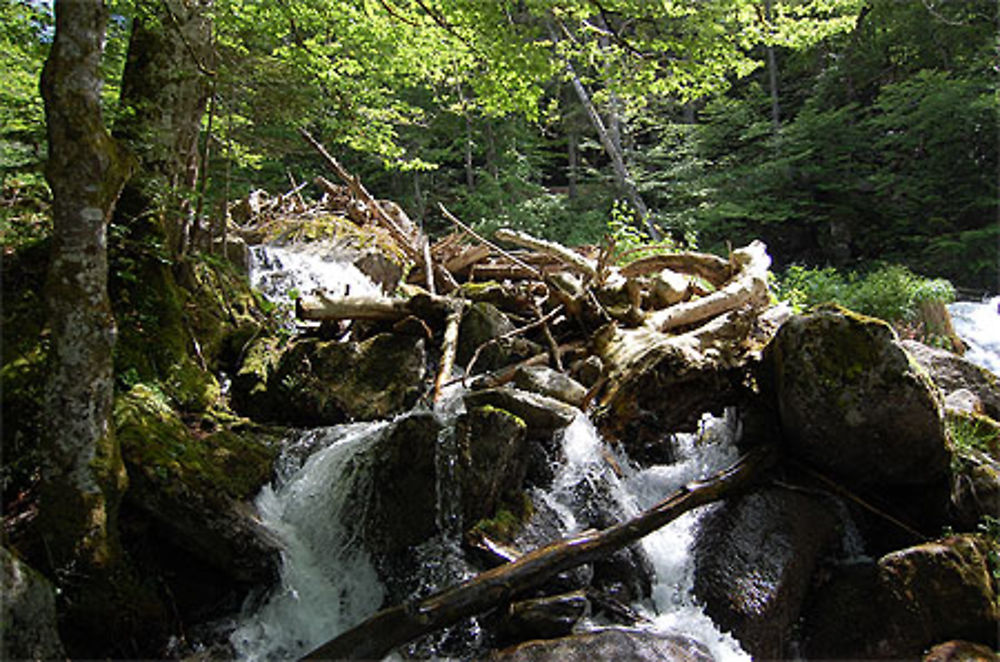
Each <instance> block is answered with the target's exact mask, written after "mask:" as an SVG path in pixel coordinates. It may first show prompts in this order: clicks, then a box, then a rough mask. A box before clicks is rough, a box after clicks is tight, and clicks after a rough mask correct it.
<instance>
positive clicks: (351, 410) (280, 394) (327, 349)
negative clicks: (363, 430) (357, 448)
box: [258, 333, 426, 425]
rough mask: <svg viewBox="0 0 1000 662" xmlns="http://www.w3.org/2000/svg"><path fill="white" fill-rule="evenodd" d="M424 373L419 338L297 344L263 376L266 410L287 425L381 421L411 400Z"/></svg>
mask: <svg viewBox="0 0 1000 662" xmlns="http://www.w3.org/2000/svg"><path fill="white" fill-rule="evenodd" d="M425 370H426V368H425V355H424V343H423V340H421V339H419V338H413V337H407V336H397V335H393V334H388V333H383V334H379V335H376V336H373V337H371V338H369V339H368V340H365V341H363V342H360V343H356V342H344V343H341V342H336V341H321V340H316V339H308V340H303V341H299V342H298V343H296V344H295V345H293V346H292V347H291V348H290V349H289V350H288V351H286V352H285V353H284V354H282V356H281V359H280V360H279V362H278V365H277V367H276V368H275V369H274V371H273V373H272V374H271V375H270V376H269V378H268V383H267V396H266V400H267V404H266V408H267V410H268V412H269V413H270V414H271V416H273V417H274V418H275V419H276V420H278V421H281V422H285V423H290V424H292V425H334V424H337V423H343V422H344V421H349V420H358V421H367V420H374V419H378V418H384V417H387V416H391V415H393V414H397V413H400V412H402V411H406V410H407V409H409V408H410V407H411V406H412V405H413V404H414V403H415V402H416V400H417V398H418V397H419V395H420V392H421V388H422V380H423V377H424V373H425ZM259 400H260V398H259V397H258V401H259Z"/></svg>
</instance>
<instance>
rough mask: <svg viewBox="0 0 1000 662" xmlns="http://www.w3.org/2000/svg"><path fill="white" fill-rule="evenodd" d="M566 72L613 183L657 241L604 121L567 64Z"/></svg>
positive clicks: (637, 191) (656, 236) (657, 233)
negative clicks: (607, 161)
mask: <svg viewBox="0 0 1000 662" xmlns="http://www.w3.org/2000/svg"><path fill="white" fill-rule="evenodd" d="M566 70H567V71H568V72H569V75H570V80H571V81H572V83H573V89H574V90H575V91H576V95H577V96H578V97H579V98H580V103H582V104H583V107H584V109H586V111H587V116H588V117H589V118H590V123H591V124H592V125H593V127H594V130H595V131H597V136H598V137H599V138H600V139H601V145H603V146H604V151H605V152H607V154H608V157H609V158H610V159H611V168H612V171H613V172H614V174H615V181H616V182H617V183H618V186H619V188H621V190H622V191H623V192H624V193H625V197H627V198H628V201H629V204H630V205H632V209H633V210H635V213H636V215H637V216H638V217H639V220H640V221H641V222H642V224H643V225H644V226H645V227H646V231H647V232H649V236H651V237H652V238H653V239H659V238H660V233H659V232H657V230H656V228H655V227H654V226H653V224H652V222H651V221H650V220H649V208H648V207H647V206H646V203H645V201H643V199H642V196H641V195H639V189H637V188H636V187H635V182H633V181H632V178H631V177H630V176H629V173H628V168H627V167H626V166H625V159H624V158H623V157H622V153H621V150H619V149H618V148H617V147H616V146H615V143H614V140H613V139H612V137H611V134H610V133H608V130H607V127H605V126H604V120H602V119H601V115H600V113H598V112H597V108H595V107H594V102H593V101H591V99H590V94H588V93H587V89H586V88H585V87H584V86H583V83H582V82H581V81H580V77H579V76H577V75H576V71H575V70H574V69H573V66H572V65H570V64H567V65H566Z"/></svg>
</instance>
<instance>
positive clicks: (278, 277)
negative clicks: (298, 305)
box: [250, 243, 381, 303]
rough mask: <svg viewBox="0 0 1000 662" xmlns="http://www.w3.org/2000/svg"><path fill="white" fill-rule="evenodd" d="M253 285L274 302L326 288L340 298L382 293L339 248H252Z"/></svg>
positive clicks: (320, 246)
mask: <svg viewBox="0 0 1000 662" xmlns="http://www.w3.org/2000/svg"><path fill="white" fill-rule="evenodd" d="M250 284H251V285H253V287H255V288H256V289H258V290H260V291H261V292H262V293H263V294H264V295H265V296H267V297H268V298H269V299H271V300H272V301H274V302H276V303H278V302H284V303H287V302H289V301H291V300H292V299H294V298H295V295H296V293H298V294H308V293H310V292H312V291H313V290H315V289H325V290H328V291H329V292H331V293H333V294H336V295H338V296H346V295H351V296H362V295H365V296H375V295H378V294H381V291H380V290H379V288H378V286H377V285H375V284H374V283H373V282H372V281H371V280H370V279H369V278H368V277H367V276H365V274H363V273H362V272H361V270H360V269H358V268H357V267H355V266H354V265H353V264H352V263H351V261H350V259H349V254H348V253H347V252H346V251H345V250H344V249H338V247H336V246H327V245H323V244H319V243H317V244H316V245H315V247H313V248H309V247H308V246H300V245H296V246H276V245H273V244H265V245H259V246H253V247H252V248H251V249H250Z"/></svg>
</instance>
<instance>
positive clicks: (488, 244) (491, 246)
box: [438, 202, 545, 279]
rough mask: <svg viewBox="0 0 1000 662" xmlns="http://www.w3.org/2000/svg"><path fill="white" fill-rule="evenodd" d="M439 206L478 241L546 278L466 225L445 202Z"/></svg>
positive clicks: (537, 275)
mask: <svg viewBox="0 0 1000 662" xmlns="http://www.w3.org/2000/svg"><path fill="white" fill-rule="evenodd" d="M438 207H440V209H441V213H442V214H444V217H445V218H446V219H448V220H449V221H451V222H452V223H454V224H455V225H457V226H458V227H460V228H462V229H463V230H465V231H466V232H468V233H469V234H471V235H472V236H473V237H475V238H476V239H477V240H478V241H480V242H481V243H482V244H483V245H485V246H488V247H489V248H491V249H493V250H494V251H496V252H497V253H499V254H500V255H503V256H504V257H505V258H507V259H508V260H510V261H511V262H513V263H514V264H516V265H517V266H519V267H521V268H523V269H527V270H528V271H529V272H530V273H531V274H532V275H533V276H536V277H537V278H542V279H544V278H545V277H544V276H543V275H542V272H541V271H539V270H538V269H536V268H534V267H532V266H530V265H528V264H525V263H524V262H522V261H521V260H520V259H518V257H517V256H515V255H511V254H510V253H508V252H507V251H505V250H504V249H502V248H500V247H499V246H497V245H496V244H494V243H493V242H492V241H490V240H489V239H486V238H485V237H483V236H482V235H480V234H479V233H478V232H476V231H475V230H473V229H472V228H470V227H469V226H468V225H466V224H465V223H463V222H462V221H460V220H458V217H456V216H455V215H454V214H452V213H451V212H450V211H448V209H447V208H446V207H445V206H444V205H443V204H441V203H440V202H439V203H438Z"/></svg>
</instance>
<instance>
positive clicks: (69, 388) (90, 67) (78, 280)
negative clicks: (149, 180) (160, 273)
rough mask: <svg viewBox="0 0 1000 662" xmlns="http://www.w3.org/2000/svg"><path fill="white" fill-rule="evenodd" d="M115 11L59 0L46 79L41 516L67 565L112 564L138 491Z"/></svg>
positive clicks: (95, 1)
mask: <svg viewBox="0 0 1000 662" xmlns="http://www.w3.org/2000/svg"><path fill="white" fill-rule="evenodd" d="M107 16H108V12H107V8H106V7H105V6H104V3H103V2H102V0H57V1H56V3H55V19H56V29H55V40H54V41H53V43H52V49H51V51H50V52H49V57H48V59H47V60H46V62H45V68H44V70H43V71H42V79H41V92H42V97H43V99H44V101H45V117H46V122H47V124H48V141H49V159H48V163H47V164H46V167H45V178H46V180H47V181H48V183H49V187H50V189H51V190H52V219H53V225H54V227H53V242H52V253H51V260H50V263H49V271H48V281H47V284H46V303H47V314H48V324H49V330H50V340H51V353H50V361H51V367H50V371H49V376H48V382H47V384H46V391H45V405H44V406H45V414H46V420H47V425H46V428H45V430H46V433H45V440H44V442H45V461H44V467H43V473H42V492H41V507H40V510H39V518H40V524H41V527H42V531H43V535H44V536H45V540H46V544H47V546H48V548H49V551H50V553H51V556H52V560H53V562H54V563H55V564H56V566H57V567H61V566H63V565H65V564H70V563H81V562H82V563H83V564H84V566H85V567H91V568H93V567H106V566H108V565H110V564H112V563H114V562H115V561H116V560H117V557H118V552H119V550H118V542H117V531H116V522H115V518H116V514H117V510H118V503H119V500H120V497H121V493H122V492H123V490H124V488H125V484H126V476H125V469H124V466H123V465H122V460H121V454H120V451H119V448H118V445H117V443H116V441H115V438H114V435H113V431H112V428H111V424H110V420H109V419H110V415H111V405H112V396H113V390H114V380H113V374H112V367H113V366H112V350H113V349H114V344H115V334H116V328H115V320H114V316H113V315H112V312H111V302H110V300H109V298H108V261H107V227H108V222H109V220H110V216H111V212H112V210H113V208H114V205H115V201H116V200H117V198H118V195H119V193H120V192H121V189H122V186H123V185H124V183H125V181H126V180H127V179H128V178H129V176H130V175H131V174H132V171H133V169H134V160H133V159H132V158H131V157H130V156H129V155H128V154H127V152H126V151H125V150H124V149H123V148H122V147H121V146H120V145H118V143H116V142H115V141H114V140H113V139H112V138H111V136H109V135H108V133H107V131H106V130H105V128H104V123H103V120H102V117H101V102H100V89H101V78H100V69H99V66H100V60H101V54H102V50H103V43H104V33H105V25H106V21H107Z"/></svg>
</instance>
